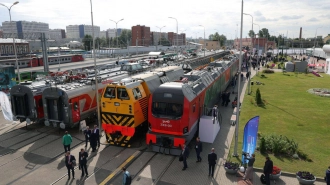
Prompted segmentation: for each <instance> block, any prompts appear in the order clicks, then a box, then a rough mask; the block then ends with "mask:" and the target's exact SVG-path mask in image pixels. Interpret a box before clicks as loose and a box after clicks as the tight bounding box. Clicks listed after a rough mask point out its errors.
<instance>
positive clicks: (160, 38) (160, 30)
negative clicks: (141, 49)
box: [156, 26, 166, 50]
mask: <svg viewBox="0 0 330 185" xmlns="http://www.w3.org/2000/svg"><path fill="white" fill-rule="evenodd" d="M156 27H157V28H159V38H158V43H157V45H156V46H158V45H162V44H161V40H162V29H163V28H164V27H166V26H162V27H158V26H156ZM156 50H157V49H156Z"/></svg>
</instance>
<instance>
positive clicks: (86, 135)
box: [84, 126, 91, 148]
mask: <svg viewBox="0 0 330 185" xmlns="http://www.w3.org/2000/svg"><path fill="white" fill-rule="evenodd" d="M84 135H85V142H86V145H85V148H87V144H88V141H89V138H90V137H91V130H89V126H87V127H86V130H84Z"/></svg>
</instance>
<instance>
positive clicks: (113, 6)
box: [0, 0, 330, 39]
mask: <svg viewBox="0 0 330 185" xmlns="http://www.w3.org/2000/svg"><path fill="white" fill-rule="evenodd" d="M13 2H15V0H0V3H2V4H5V5H6V6H8V7H10V6H11V5H12V4H13ZM241 4H242V1H241V0H226V1H224V0H205V1H203V0H190V1H188V0H167V1H158V0H157V1H155V0H126V1H122V0H120V1H119V0H117V1H110V0H92V6H93V20H94V25H97V26H100V28H101V31H102V30H106V29H108V28H116V24H115V23H114V22H112V21H110V19H111V20H114V21H118V20H120V19H124V20H123V21H120V22H119V23H118V28H128V29H131V27H132V26H134V25H138V24H139V25H145V26H148V27H150V31H157V32H159V28H157V27H163V26H165V27H164V28H162V32H176V29H177V28H176V21H175V19H170V18H168V17H174V18H176V19H177V21H178V32H179V33H186V37H192V38H196V37H204V28H205V37H206V38H208V36H209V35H210V34H214V33H215V32H218V33H219V34H223V35H225V36H226V37H227V39H234V38H236V37H239V36H240V28H241ZM243 6H244V9H243V12H244V13H247V14H250V15H252V16H253V22H254V23H255V24H258V25H259V26H260V29H262V28H267V29H268V30H269V33H270V35H279V34H284V36H288V37H289V38H292V37H294V38H297V37H298V35H299V29H300V27H302V30H303V37H304V38H312V37H315V34H316V32H317V35H318V36H321V35H322V36H326V35H328V33H329V34H330V12H329V11H328V10H329V9H330V3H329V0H291V1H288V0H245V1H244V5H243ZM11 15H12V20H13V21H20V20H25V21H36V22H44V23H48V24H49V28H50V29H57V28H60V29H65V28H66V26H67V25H79V24H86V25H91V3H90V0H56V1H55V0H53V1H51V0H21V1H20V2H19V3H18V4H16V5H14V6H13V7H12V9H11ZM4 21H9V11H8V10H7V9H6V8H5V7H3V6H0V23H2V22H4ZM199 25H202V26H203V27H204V28H203V27H202V26H199ZM242 28H243V32H242V36H243V37H244V38H245V37H247V36H248V32H249V30H251V28H252V18H251V16H248V15H243V26H242ZM253 29H254V31H255V32H258V30H259V27H258V26H257V25H253Z"/></svg>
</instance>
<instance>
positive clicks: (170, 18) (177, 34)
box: [168, 17, 179, 55]
mask: <svg viewBox="0 0 330 185" xmlns="http://www.w3.org/2000/svg"><path fill="white" fill-rule="evenodd" d="M168 18H170V19H175V21H176V47H175V51H176V54H177V55H178V52H177V47H178V46H177V45H178V29H179V28H178V20H177V19H176V18H174V17H168Z"/></svg>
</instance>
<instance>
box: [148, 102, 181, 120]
mask: <svg viewBox="0 0 330 185" xmlns="http://www.w3.org/2000/svg"><path fill="white" fill-rule="evenodd" d="M182 111H183V107H182V104H177V103H163V102H153V103H152V113H153V114H155V115H157V116H158V117H180V116H182Z"/></svg>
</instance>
